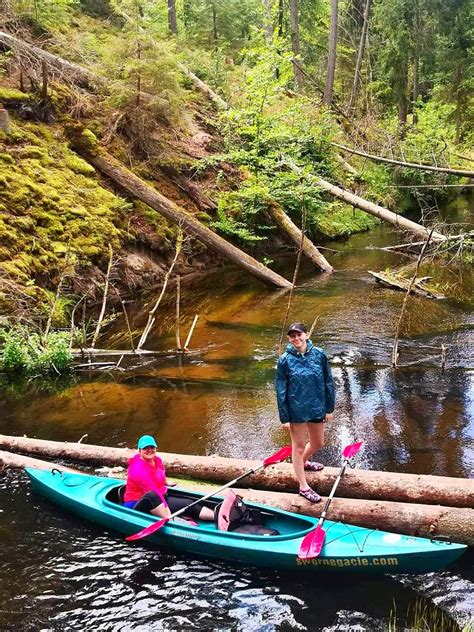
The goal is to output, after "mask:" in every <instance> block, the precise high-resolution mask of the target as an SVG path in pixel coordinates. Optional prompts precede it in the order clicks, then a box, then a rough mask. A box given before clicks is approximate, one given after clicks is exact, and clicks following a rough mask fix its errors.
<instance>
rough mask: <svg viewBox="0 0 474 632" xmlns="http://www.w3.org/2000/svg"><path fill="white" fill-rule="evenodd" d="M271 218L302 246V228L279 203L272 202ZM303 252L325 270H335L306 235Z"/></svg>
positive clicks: (297, 244) (298, 245)
mask: <svg viewBox="0 0 474 632" xmlns="http://www.w3.org/2000/svg"><path fill="white" fill-rule="evenodd" d="M268 212H269V213H270V216H271V218H272V219H273V220H274V222H275V223H276V224H277V225H278V226H279V227H280V228H281V230H282V231H283V232H284V233H286V234H287V235H288V236H289V237H290V238H291V240H292V241H293V242H294V243H295V244H296V246H297V247H298V248H299V247H300V246H301V239H302V235H301V230H300V229H299V228H298V226H296V225H295V224H294V223H293V222H292V221H291V219H290V218H289V217H288V215H287V214H286V213H285V212H284V211H283V209H282V208H281V207H280V206H278V205H277V204H272V206H271V207H270V209H269V211H268ZM303 253H304V254H305V255H306V256H307V257H308V258H309V259H311V261H312V262H313V263H314V264H316V265H317V266H318V268H319V269H320V270H322V271H323V272H333V271H334V269H333V267H332V265H331V264H330V263H329V262H328V261H327V260H326V258H325V257H324V256H323V255H322V254H321V253H320V252H319V250H318V249H317V248H316V246H315V245H314V244H313V242H312V241H311V240H310V239H308V238H307V237H306V236H305V238H304V240H303Z"/></svg>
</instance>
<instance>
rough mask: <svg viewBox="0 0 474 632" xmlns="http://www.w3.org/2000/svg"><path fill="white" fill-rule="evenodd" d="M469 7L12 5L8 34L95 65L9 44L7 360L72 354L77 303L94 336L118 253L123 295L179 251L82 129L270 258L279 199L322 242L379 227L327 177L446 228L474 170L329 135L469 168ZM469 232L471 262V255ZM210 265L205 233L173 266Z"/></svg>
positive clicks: (1, 222) (137, 0) (4, 147)
mask: <svg viewBox="0 0 474 632" xmlns="http://www.w3.org/2000/svg"><path fill="white" fill-rule="evenodd" d="M334 2H335V0H333V2H332V4H333V5H334ZM468 6H469V5H468V3H467V2H466V1H465V0H461V1H457V2H448V3H446V2H444V3H437V2H435V3H434V4H433V2H425V1H421V2H420V0H416V1H415V0H396V1H395V2H394V1H393V0H390V1H389V0H376V1H375V2H374V3H373V7H370V4H369V3H368V2H367V0H366V3H363V2H361V1H359V0H348V1H347V2H344V3H342V4H341V5H340V6H339V8H338V10H337V2H336V13H334V10H333V11H332V13H331V5H330V3H329V2H328V1H327V0H325V1H324V2H305V3H300V6H298V3H297V2H290V3H289V7H287V6H286V4H285V3H283V2H277V1H274V2H272V1H271V0H267V1H261V0H228V1H227V2H225V3H224V2H222V3H215V2H210V1H208V0H191V1H190V2H185V3H184V2H179V1H178V2H175V1H174V0H173V1H171V2H168V3H166V2H164V1H163V2H152V1H151V0H110V1H109V0H100V1H96V2H92V1H91V0H61V2H52V1H50V0H34V1H33V0H31V1H29V0H27V1H26V2H25V1H24V0H22V1H21V2H20V1H19V0H7V1H6V2H4V3H3V4H2V7H1V9H0V11H1V17H2V23H3V26H2V30H3V31H5V32H6V33H7V34H11V35H12V36H14V37H15V38H16V40H18V41H20V42H25V43H27V44H30V45H32V46H36V47H38V46H41V47H42V48H43V49H44V50H47V51H49V52H50V53H52V54H54V55H56V56H58V58H63V59H67V60H68V61H70V62H73V63H75V64H80V66H81V67H82V68H84V69H85V73H88V75H87V76H88V77H90V80H89V79H88V80H87V81H85V80H81V81H79V80H77V78H75V77H74V72H73V71H72V69H70V68H67V67H65V66H63V67H61V68H59V67H56V66H55V64H54V63H53V61H51V60H48V61H45V60H42V59H41V58H40V57H35V55H34V54H32V53H31V51H30V52H28V54H27V53H25V52H24V51H22V49H21V48H20V47H15V46H14V45H6V44H5V42H3V43H2V45H1V48H0V103H3V107H4V108H5V109H6V110H7V111H8V114H9V125H8V126H4V128H3V131H0V237H1V246H0V309H1V313H2V317H1V318H2V321H1V326H2V332H1V336H2V340H3V345H4V346H3V367H4V369H5V370H7V371H9V372H12V373H15V372H19V371H20V372H21V371H25V372H28V373H33V374H35V373H38V372H48V371H51V372H53V373H56V372H62V371H64V370H65V369H66V368H67V367H68V366H69V364H70V361H71V356H70V351H69V349H70V347H71V345H72V343H73V337H74V336H76V337H77V335H78V334H77V331H75V329H74V327H71V326H70V322H71V314H72V313H74V310H75V309H76V308H77V307H78V306H80V309H81V310H82V311H83V315H82V321H83V322H82V324H83V327H82V328H83V332H82V334H81V335H82V336H83V342H84V338H85V337H86V335H87V331H86V332H85V335H84V331H85V330H86V329H87V326H86V323H89V327H91V322H92V320H91V315H92V316H94V314H95V312H94V309H93V308H94V304H96V303H97V301H98V299H99V296H100V295H101V292H102V291H103V286H104V284H105V281H106V269H107V264H108V261H109V255H110V248H112V250H113V253H114V260H113V270H114V272H113V275H112V276H113V278H112V284H113V286H114V290H115V293H114V294H113V293H110V300H115V301H117V300H118V299H117V297H119V298H120V297H126V296H135V295H136V294H137V293H138V292H140V291H142V290H144V289H145V288H146V287H147V286H148V285H150V284H156V283H159V282H160V280H162V279H163V277H164V274H165V272H166V269H167V266H168V265H169V261H170V260H171V259H172V257H173V253H174V250H175V242H176V239H177V235H178V230H179V229H178V227H177V226H174V225H172V224H170V223H169V222H168V221H167V220H165V219H164V218H163V217H162V216H161V215H160V214H159V213H158V212H157V211H156V210H153V209H151V208H150V207H149V206H147V205H146V204H144V203H143V202H142V201H139V200H137V199H134V198H131V197H125V196H124V194H123V193H121V191H120V190H119V189H118V188H116V189H114V188H112V187H111V186H110V183H109V182H108V181H106V180H105V179H101V178H100V177H99V176H98V174H97V173H96V170H95V169H94V168H93V167H92V166H91V165H90V164H89V163H88V162H87V161H86V160H85V159H83V158H82V157H80V156H79V155H78V154H77V153H76V152H75V151H74V149H73V148H72V146H71V145H70V143H69V134H68V130H69V129H70V128H71V127H75V128H77V127H79V128H80V129H81V130H82V135H83V137H84V138H87V141H88V145H89V148H90V149H91V150H92V151H97V152H100V151H101V148H102V147H106V148H107V151H108V152H109V153H110V154H112V155H113V156H114V157H115V158H117V159H118V160H119V161H121V162H123V163H124V164H126V165H127V167H129V168H131V170H132V171H133V172H134V173H135V174H137V175H139V176H140V177H141V178H142V179H143V180H145V181H146V182H147V183H150V184H151V185H152V186H155V187H156V188H157V189H158V190H159V191H161V192H162V193H163V194H164V195H166V197H167V198H168V199H170V200H172V201H174V202H176V203H178V204H179V205H180V206H181V207H182V208H184V209H185V210H186V211H187V212H189V213H191V214H193V215H194V216H195V217H196V218H197V219H199V220H200V221H201V222H202V223H203V224H205V225H207V226H208V227H209V228H211V229H212V230H214V231H216V232H218V233H220V234H221V235H223V236H224V237H225V238H226V239H229V240H230V241H233V242H234V243H235V244H236V245H238V246H239V247H240V248H242V249H243V250H247V251H249V252H251V253H252V254H254V256H256V257H257V258H260V259H263V261H264V262H265V263H266V264H267V265H269V264H271V259H272V258H273V257H274V256H275V255H277V254H278V251H279V249H280V248H281V243H282V237H281V235H280V234H279V230H278V229H277V228H276V226H275V224H274V223H273V222H272V220H271V214H270V212H269V211H270V210H271V208H272V207H274V206H278V207H280V208H283V209H284V211H285V213H286V214H287V215H288V216H289V217H290V219H292V220H293V222H294V223H295V224H296V225H297V226H300V227H303V229H304V231H305V233H306V234H307V235H308V236H309V237H310V238H311V239H314V240H316V241H320V240H321V239H324V238H335V239H337V238H343V237H345V236H347V235H350V234H351V233H354V232H358V231H365V230H370V228H371V227H373V226H374V225H375V224H376V223H377V221H378V220H377V219H375V218H374V217H373V216H371V215H367V214H366V213H364V212H362V211H360V210H355V209H353V208H352V207H351V206H349V205H348V204H346V203H344V202H342V201H340V200H335V199H333V198H330V197H328V196H327V194H326V193H324V192H323V191H322V190H321V189H320V188H319V187H318V186H316V185H315V184H314V181H313V180H312V179H311V178H310V177H307V176H310V175H313V174H315V175H318V176H320V177H323V178H325V179H326V180H328V181H330V182H333V183H338V184H339V185H340V186H342V187H343V188H346V189H350V190H352V191H354V192H356V193H357V194H359V195H362V196H363V197H367V198H369V199H373V200H376V201H377V202H378V203H380V204H383V205H385V206H390V207H392V208H396V209H397V210H398V211H403V210H404V209H407V208H408V207H412V206H413V204H418V205H419V207H420V211H421V214H422V217H423V221H424V222H425V224H426V225H427V226H435V225H438V224H439V217H438V215H437V212H436V209H437V204H438V201H440V200H442V199H446V198H447V197H448V196H450V195H451V196H452V195H456V193H457V191H458V189H456V188H454V186H453V185H457V184H461V185H462V183H463V182H465V180H461V181H460V180H459V178H457V177H455V176H453V175H448V174H443V173H431V172H427V171H422V170H419V169H412V168H411V169H397V170H394V169H393V168H392V167H389V166H386V165H381V164H378V163H376V162H367V161H365V159H363V158H361V157H357V156H350V155H347V154H344V155H341V152H340V150H339V149H337V148H336V147H335V146H334V145H332V144H331V143H332V142H334V141H336V142H338V143H341V144H345V145H349V146H353V147H354V146H357V147H362V148H365V149H371V150H372V153H378V154H380V155H382V154H384V155H388V156H391V157H393V156H395V157H398V158H399V159H400V160H404V161H407V162H416V163H426V164H428V163H429V164H435V165H441V166H442V165H446V164H447V163H449V164H450V165H451V166H452V165H460V166H461V167H463V166H464V168H466V165H467V166H469V161H471V162H472V154H471V153H470V149H469V148H470V147H472V140H473V139H472V126H470V121H472V110H470V106H469V101H468V93H469V87H470V82H472V76H471V75H470V74H469V68H470V66H469V63H470V61H469V60H470V57H469V54H468V53H469V50H470V37H471V34H470V31H469V20H467V17H468V10H469V9H468ZM333 9H334V6H333ZM369 12H371V13H370V16H371V21H370V25H369V27H368V28H369V35H370V49H369V47H368V46H367V44H366V42H365V41H364V37H366V36H364V30H365V29H366V27H367V25H366V24H365V23H366V20H365V17H364V16H365V15H366V14H367V15H369ZM447 15H449V16H451V18H455V19H450V20H447V19H446V16H447ZM335 16H336V18H337V16H339V22H338V24H339V27H338V28H336V31H335V32H336V38H335V39H334V37H332V38H330V39H329V43H328V39H327V38H328V33H329V32H334V27H335V26H336V27H337V24H336V25H335V24H334V20H335ZM465 18H466V19H465ZM395 24H396V25H397V28H394V25H395ZM364 25H365V26H364ZM321 51H323V54H321ZM58 68H59V69H58ZM183 68H186V69H187V71H186V72H183ZM188 71H190V72H188ZM192 73H194V75H193V74H192ZM195 75H198V76H199V78H200V79H201V81H202V82H204V85H205V87H206V88H207V89H209V90H211V92H213V93H215V94H216V95H217V96H218V97H219V99H220V102H221V104H224V107H221V110H220V111H217V110H216V108H215V104H214V103H213V102H212V100H209V98H208V97H207V96H206V94H205V93H203V92H202V91H201V92H198V91H196V83H195V82H193V80H192V77H193V76H195ZM190 77H191V78H190ZM79 84H80V85H79ZM86 84H88V85H86ZM321 94H322V95H323V96H322V101H321ZM347 160H350V165H348V163H347ZM293 163H294V164H297V165H298V167H299V168H300V170H301V172H299V173H295V171H294V170H292V169H290V168H289V166H288V165H289V164H293ZM417 187H418V188H417ZM453 230H454V231H456V230H457V231H458V232H459V230H460V229H459V227H454V228H453ZM470 243H472V242H470V241H469V240H468V239H467V240H465V242H464V249H463V252H459V253H458V254H461V255H462V254H463V253H464V255H465V256H467V257H469V254H468V253H469V244H470ZM466 253H467V254H466ZM451 255H452V252H451V251H448V256H449V257H451ZM216 262H218V260H216V257H215V256H214V255H212V253H210V251H206V249H205V248H204V247H203V246H202V245H201V244H199V243H198V242H197V241H196V240H195V239H191V240H188V241H187V242H186V248H185V249H183V253H182V255H181V256H180V259H179V261H178V263H177V267H176V270H175V272H177V273H178V274H179V273H184V272H186V271H190V270H192V269H196V268H199V267H204V266H207V265H209V264H210V263H211V264H212V263H216ZM107 280H108V279H107ZM86 312H87V316H86ZM60 329H62V331H59V330H60Z"/></svg>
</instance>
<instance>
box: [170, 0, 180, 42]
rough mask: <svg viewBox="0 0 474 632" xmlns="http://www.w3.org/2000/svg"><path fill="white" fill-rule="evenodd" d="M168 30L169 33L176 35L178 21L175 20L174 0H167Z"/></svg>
mask: <svg viewBox="0 0 474 632" xmlns="http://www.w3.org/2000/svg"><path fill="white" fill-rule="evenodd" d="M168 28H169V30H170V33H173V35H178V21H177V19H176V0H168Z"/></svg>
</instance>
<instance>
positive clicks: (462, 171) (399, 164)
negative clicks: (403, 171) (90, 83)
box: [330, 143, 474, 178]
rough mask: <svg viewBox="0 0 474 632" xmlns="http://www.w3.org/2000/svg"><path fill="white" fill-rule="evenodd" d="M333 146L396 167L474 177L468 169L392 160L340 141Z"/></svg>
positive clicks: (473, 172)
mask: <svg viewBox="0 0 474 632" xmlns="http://www.w3.org/2000/svg"><path fill="white" fill-rule="evenodd" d="M330 144H331V145H333V146H334V147H338V148H339V149H342V150H343V151H346V152H347V153H349V154H356V155H357V156H362V157H363V158H369V160H375V161H376V162H385V163H387V164H389V165H395V166H397V167H408V168H409V169H421V170H422V171H435V172H437V173H449V174H451V175H454V176H461V177H464V178H474V171H471V170H468V169H452V168H451V167H437V166H434V165H424V164H420V163H418V162H404V161H402V160H393V159H392V158H384V157H383V156H376V155H374V154H368V153H367V152H365V151H360V149H353V148H351V147H346V146H345V145H341V144H340V143H330Z"/></svg>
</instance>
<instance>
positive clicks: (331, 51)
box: [323, 0, 338, 105]
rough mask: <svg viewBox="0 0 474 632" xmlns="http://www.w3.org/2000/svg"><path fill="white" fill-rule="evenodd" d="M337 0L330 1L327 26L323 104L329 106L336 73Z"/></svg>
mask: <svg viewBox="0 0 474 632" xmlns="http://www.w3.org/2000/svg"><path fill="white" fill-rule="evenodd" d="M337 14H338V0H331V23H330V25H329V42H328V65H327V71H326V87H325V89H324V95H323V103H324V104H325V105H331V103H332V95H333V90H334V76H335V72H336V49H337V17H338V15H337Z"/></svg>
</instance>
